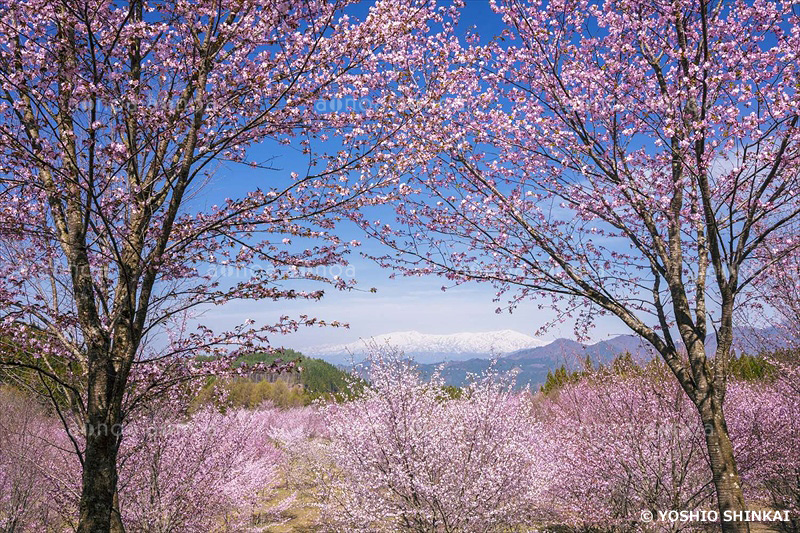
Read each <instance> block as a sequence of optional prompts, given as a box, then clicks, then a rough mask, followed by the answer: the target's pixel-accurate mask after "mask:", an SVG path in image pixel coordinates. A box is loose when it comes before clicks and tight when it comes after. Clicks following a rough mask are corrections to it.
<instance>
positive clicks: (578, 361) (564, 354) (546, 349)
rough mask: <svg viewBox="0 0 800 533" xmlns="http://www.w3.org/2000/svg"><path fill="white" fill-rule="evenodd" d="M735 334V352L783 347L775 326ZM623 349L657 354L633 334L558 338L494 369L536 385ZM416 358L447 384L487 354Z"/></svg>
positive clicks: (482, 363) (711, 344) (606, 360)
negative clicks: (592, 338)
mask: <svg viewBox="0 0 800 533" xmlns="http://www.w3.org/2000/svg"><path fill="white" fill-rule="evenodd" d="M734 336H735V340H734V346H733V349H734V352H735V353H736V354H738V355H741V354H750V355H757V354H758V353H759V352H760V351H764V350H765V351H771V350H774V349H779V348H782V347H785V342H784V341H781V339H780V336H779V332H778V330H776V329H775V328H769V329H755V328H746V327H745V328H736V330H735V331H734ZM706 346H707V348H708V349H709V350H710V351H713V350H715V349H716V346H717V342H716V338H715V336H714V335H713V334H712V335H709V338H708V340H707V342H706ZM626 352H627V353H630V354H631V356H632V358H633V360H634V361H635V362H637V363H640V364H641V363H645V362H647V361H649V360H651V359H652V358H653V357H656V355H657V354H656V352H655V350H654V349H653V348H652V347H650V345H649V344H648V343H647V342H645V341H644V340H642V339H641V338H640V337H638V336H636V335H619V336H616V337H612V338H610V339H607V340H604V341H600V342H597V343H594V344H582V343H580V342H577V341H574V340H570V339H557V340H555V341H553V342H551V343H549V344H546V345H544V346H536V347H532V348H525V349H521V350H516V351H514V352H511V353H509V354H506V355H504V356H501V357H499V358H498V359H497V360H496V362H495V368H496V369H497V370H498V371H500V372H509V371H511V370H516V371H517V372H518V374H517V385H518V386H525V385H530V386H531V387H538V386H539V385H542V384H543V383H544V382H545V380H546V379H547V372H548V371H555V370H556V369H557V368H559V367H560V366H562V365H564V366H565V367H566V369H567V370H579V369H581V368H582V365H583V362H584V361H585V360H586V358H587V356H588V357H589V358H590V359H591V361H592V363H593V364H594V365H598V364H604V365H607V364H610V363H611V362H612V361H613V360H614V358H615V357H616V356H618V355H620V354H623V353H626ZM412 358H413V357H412ZM415 360H416V359H415ZM416 361H417V362H418V363H420V365H419V366H420V371H421V372H422V374H423V375H424V376H430V375H431V374H433V372H434V371H435V370H436V369H440V374H441V376H442V378H444V380H445V382H446V383H447V384H448V385H456V386H460V385H463V384H464V383H466V382H467V376H468V374H481V373H482V372H484V371H485V370H486V369H487V368H488V367H489V363H490V355H489V354H484V355H483V356H481V357H472V358H469V359H467V360H463V361H454V360H451V361H445V362H443V363H429V362H420V361H418V360H416Z"/></svg>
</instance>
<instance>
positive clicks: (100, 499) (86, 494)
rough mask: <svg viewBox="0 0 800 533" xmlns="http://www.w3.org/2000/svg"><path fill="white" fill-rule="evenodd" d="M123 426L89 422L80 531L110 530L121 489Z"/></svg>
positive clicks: (103, 531)
mask: <svg viewBox="0 0 800 533" xmlns="http://www.w3.org/2000/svg"><path fill="white" fill-rule="evenodd" d="M118 428H119V426H114V425H111V426H110V427H109V426H108V425H107V424H105V423H104V422H102V421H96V422H89V424H87V428H86V433H87V434H86V452H85V455H84V457H85V458H84V465H83V490H82V492H81V503H80V522H79V523H78V533H108V532H109V531H110V530H111V515H112V509H113V508H114V494H115V492H116V490H117V450H118V438H119V433H118Z"/></svg>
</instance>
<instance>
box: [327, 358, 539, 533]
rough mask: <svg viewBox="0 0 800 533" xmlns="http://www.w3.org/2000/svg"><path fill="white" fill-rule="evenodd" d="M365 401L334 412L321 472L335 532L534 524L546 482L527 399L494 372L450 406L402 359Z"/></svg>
mask: <svg viewBox="0 0 800 533" xmlns="http://www.w3.org/2000/svg"><path fill="white" fill-rule="evenodd" d="M369 364H370V366H369V369H368V371H367V372H368V375H369V378H368V380H369V382H370V387H369V388H367V390H366V391H365V393H364V395H363V396H362V397H360V398H358V399H357V400H354V401H352V402H347V403H344V404H341V405H332V406H330V407H328V408H327V412H326V421H327V423H328V428H329V437H330V439H331V442H330V444H329V445H328V446H327V449H326V450H325V454H324V457H326V458H327V461H328V462H327V463H323V467H318V468H317V471H318V472H319V474H320V475H319V478H318V479H319V486H320V488H321V492H322V497H323V503H324V507H323V517H324V520H325V524H326V526H328V527H329V528H331V529H332V530H335V531H341V530H342V529H345V530H352V529H365V528H366V529H369V530H374V531H397V530H402V531H496V530H500V529H504V528H509V527H512V528H513V527H519V526H522V525H525V524H527V523H530V521H531V519H532V518H533V513H534V512H535V510H536V505H535V503H536V497H537V495H538V494H539V492H540V490H541V488H542V486H543V484H544V479H545V475H546V474H545V471H544V470H543V469H542V468H541V467H543V465H544V461H545V458H544V457H543V456H540V455H539V447H538V446H537V445H536V443H537V441H536V431H537V428H536V427H535V426H534V425H533V424H532V423H531V420H530V418H529V417H528V416H527V408H528V405H527V401H526V396H524V395H520V394H517V393H515V392H512V391H511V388H510V386H509V383H504V382H503V381H502V380H498V376H496V375H492V374H488V375H486V376H484V377H483V378H480V379H478V380H477V381H475V382H474V383H473V384H471V385H470V386H468V387H466V388H465V389H464V391H463V394H462V396H461V397H460V398H455V399H450V398H449V397H448V395H447V393H446V392H445V390H444V388H443V386H442V385H443V383H442V382H441V380H440V379H437V378H436V377H434V379H433V380H431V381H430V382H424V381H422V380H421V378H420V376H419V375H418V373H417V371H416V369H415V368H414V367H413V365H412V364H411V363H409V362H408V361H403V360H401V359H400V357H399V356H398V354H396V353H393V352H387V353H380V352H379V351H376V352H374V353H372V355H371V356H370V358H369Z"/></svg>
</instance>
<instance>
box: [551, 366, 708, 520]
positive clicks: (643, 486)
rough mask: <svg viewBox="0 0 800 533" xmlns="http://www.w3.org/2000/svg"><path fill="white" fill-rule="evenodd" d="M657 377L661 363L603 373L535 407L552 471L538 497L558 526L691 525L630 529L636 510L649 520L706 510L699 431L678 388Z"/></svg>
mask: <svg viewBox="0 0 800 533" xmlns="http://www.w3.org/2000/svg"><path fill="white" fill-rule="evenodd" d="M667 372H669V371H668V370H667V369H666V367H665V366H664V365H662V366H661V367H658V368H648V369H647V370H646V371H645V370H644V369H641V368H637V367H632V368H628V369H626V372H624V373H618V372H612V371H609V370H608V369H606V370H602V371H599V372H596V373H594V374H592V375H590V376H585V377H583V378H582V380H581V381H580V382H578V383H572V384H568V385H566V386H565V387H564V388H563V389H561V390H559V391H558V392H556V393H553V394H550V395H548V396H547V397H545V398H543V399H542V400H541V401H540V402H539V403H538V405H537V409H536V418H537V420H539V422H540V424H541V426H542V428H543V432H544V434H545V435H546V436H547V437H546V440H545V441H544V443H543V444H544V445H545V446H547V449H548V456H549V457H550V461H551V462H552V468H553V474H552V475H551V476H550V478H549V479H550V482H549V483H548V485H547V489H546V491H545V496H544V498H545V500H546V501H548V502H550V503H551V505H552V508H553V510H554V512H555V513H556V517H557V520H558V522H559V523H565V524H570V525H573V526H575V527H577V528H578V529H579V530H602V531H661V530H671V531H678V530H680V529H689V530H691V529H693V528H695V527H696V526H697V524H695V523H692V522H678V523H674V524H673V523H666V524H652V525H645V524H641V523H640V522H639V518H640V516H641V512H642V510H649V511H651V512H652V513H653V516H656V517H657V516H658V511H665V510H671V509H676V510H703V509H708V508H709V507H710V505H711V504H712V503H713V495H714V492H713V485H712V483H711V475H710V473H709V471H708V466H707V464H708V456H707V454H706V451H705V442H704V439H703V429H702V427H700V426H699V425H698V424H697V414H696V413H695V411H694V409H693V407H692V405H691V402H690V401H689V399H688V398H687V397H686V395H685V394H684V393H683V391H682V390H681V389H680V387H679V386H678V384H677V383H675V381H674V380H669V379H664V378H665V377H666V375H665V374H666V373H667ZM651 526H652V529H648V528H649V527H651Z"/></svg>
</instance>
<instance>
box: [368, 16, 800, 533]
mask: <svg viewBox="0 0 800 533" xmlns="http://www.w3.org/2000/svg"><path fill="white" fill-rule="evenodd" d="M492 5H493V8H494V10H495V11H496V13H497V14H498V15H499V16H500V17H502V20H503V22H504V26H505V29H504V30H503V32H502V34H501V35H499V36H497V39H494V40H492V41H491V42H489V43H488V44H485V42H484V44H481V43H482V41H481V40H480V37H479V36H477V35H468V36H467V38H466V40H459V39H457V38H456V37H455V30H454V29H453V27H454V26H453V25H450V26H448V25H447V24H445V26H444V27H445V30H446V32H447V31H449V32H450V33H449V38H448V37H446V36H445V37H442V38H440V39H438V40H436V41H433V40H432V39H429V40H428V41H424V42H423V43H421V44H420V46H419V48H416V49H415V50H414V51H412V52H409V53H408V54H406V55H405V56H403V58H402V61H396V60H395V59H394V58H391V57H384V58H383V59H384V60H385V62H386V63H387V64H393V65H395V70H393V72H396V73H398V75H397V78H396V79H395V80H394V82H393V83H392V84H389V85H387V86H386V87H385V88H384V89H383V91H381V92H380V93H379V94H378V95H376V96H375V98H376V99H382V100H386V101H388V100H392V101H396V102H401V103H405V105H403V104H397V105H396V106H395V107H396V109H398V110H399V111H398V113H397V114H396V115H395V116H392V115H385V116H384V117H383V118H384V119H385V120H390V119H392V118H396V119H397V121H395V122H394V124H397V123H399V121H400V120H404V119H406V118H407V117H408V116H409V115H408V113H404V112H403V111H402V110H405V109H412V108H413V105H417V106H419V105H422V106H424V107H425V108H426V113H425V118H424V120H423V119H420V120H416V121H413V127H411V126H407V127H404V128H403V129H402V132H401V134H400V135H399V136H398V137H396V138H395V139H394V143H395V144H394V146H393V147H392V153H393V154H394V159H393V161H392V164H391V165H388V166H387V165H384V166H381V167H379V170H378V171H377V172H383V173H384V174H392V175H394V176H395V177H396V181H395V185H394V188H393V189H392V190H391V191H389V192H387V196H391V197H392V198H395V199H396V201H395V206H396V210H397V223H396V224H387V223H386V222H385V221H380V220H373V219H367V218H364V219H362V225H363V227H364V228H365V229H366V230H367V232H368V233H369V234H371V235H373V236H374V237H376V238H378V239H379V240H381V241H382V242H383V243H385V244H386V245H388V246H389V247H391V248H392V249H393V250H395V252H396V253H391V254H389V255H387V256H385V257H383V258H378V259H379V260H380V261H381V262H382V263H383V264H385V265H388V266H393V267H395V268H398V269H399V270H400V271H402V272H404V273H406V274H409V275H422V274H439V275H441V276H444V277H446V278H447V279H449V280H451V282H454V283H462V282H467V281H485V282H491V283H493V284H495V285H496V286H497V288H498V301H507V302H508V308H509V309H513V308H514V307H515V306H516V305H518V304H520V303H521V302H523V301H526V300H530V299H540V301H547V300H546V298H552V302H553V308H554V309H555V310H556V311H557V312H558V313H559V315H558V319H564V318H568V317H571V318H572V319H573V320H574V321H575V323H576V332H577V333H578V334H579V335H582V334H585V333H586V328H587V327H589V326H590V325H591V324H592V322H593V320H594V318H595V317H597V316H598V315H603V314H606V315H613V316H616V317H617V318H619V319H620V320H621V321H622V322H623V323H624V324H625V325H626V326H627V327H628V328H630V330H632V331H633V332H635V333H636V334H638V335H640V336H641V337H642V338H644V339H645V340H646V341H648V342H649V343H650V344H652V346H653V347H654V348H655V349H656V350H657V351H658V353H659V354H660V355H661V357H662V358H663V359H664V361H665V362H666V363H667V365H668V366H669V368H670V370H671V372H672V374H673V375H674V377H675V379H677V381H678V383H679V384H680V386H681V388H682V389H683V391H684V392H685V394H686V395H687V396H688V398H689V399H690V400H691V401H692V403H693V404H694V406H695V408H696V410H697V412H698V413H699V415H700V419H701V421H702V424H703V425H704V426H705V428H706V431H705V439H706V447H707V450H708V454H709V462H710V467H711V472H712V474H713V481H714V485H715V488H716V493H717V497H718V502H719V507H720V510H721V511H726V510H741V509H744V508H745V503H744V499H743V495H742V487H741V481H740V477H739V473H738V469H737V464H736V459H735V456H734V451H733V447H732V445H731V441H730V437H729V435H728V428H727V423H726V418H725V413H724V408H723V404H724V399H725V391H726V371H725V361H726V359H727V357H728V355H729V353H730V349H731V344H732V341H733V329H732V326H733V324H732V319H733V313H734V309H735V308H736V306H737V305H738V304H740V303H742V302H741V300H742V295H743V294H744V292H743V291H745V290H746V288H748V287H749V286H750V285H751V284H752V283H753V282H754V280H757V279H759V276H760V274H761V273H763V271H764V269H766V268H768V264H763V263H761V264H760V266H759V267H758V268H751V266H750V265H753V264H756V263H758V262H759V260H760V259H761V258H763V257H764V254H763V253H760V252H761V251H763V249H764V246H765V244H766V243H767V242H769V243H770V246H771V247H772V251H773V254H774V256H773V259H772V261H773V262H774V261H779V260H780V259H781V258H782V257H786V256H788V255H789V254H790V253H791V252H792V251H793V250H794V248H795V247H796V240H791V239H785V238H784V239H777V238H775V237H778V236H781V235H784V236H785V235H786V232H784V231H783V230H784V229H786V228H787V227H789V225H790V224H792V223H793V221H795V220H796V219H797V217H798V214H799V213H800V202H798V190H800V189H798V185H800V173H799V172H798V170H799V169H800V152H799V151H798V147H800V129H799V128H798V112H797V110H798V108H800V100H798V98H800V95H798V92H797V90H796V87H797V76H798V70H797V50H798V49H799V48H800V18H798V14H797V11H796V10H797V7H796V5H795V4H794V3H792V2H784V1H778V2H772V1H763V0H755V1H743V0H731V1H724V0H723V1H716V2H710V1H707V0H609V1H605V2H595V1H589V0H556V1H550V2H543V3H540V2H531V3H526V2H517V1H509V2H500V1H498V2H494V3H493V4H492ZM426 50H427V52H426ZM375 127H376V128H378V131H382V130H383V129H385V128H386V127H388V126H387V124H378V123H376V125H375ZM365 135H368V133H367V134H365ZM754 262H755V263H754ZM543 298H544V299H545V300H542V299H543ZM710 334H714V335H715V336H716V341H717V342H716V348H715V349H714V351H713V353H708V352H707V349H706V343H705V341H706V340H707V339H708V337H709V335H710ZM720 516H722V513H720ZM722 527H723V529H724V530H725V531H746V530H747V529H748V526H747V524H744V523H737V522H725V523H723V524H722Z"/></svg>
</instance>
